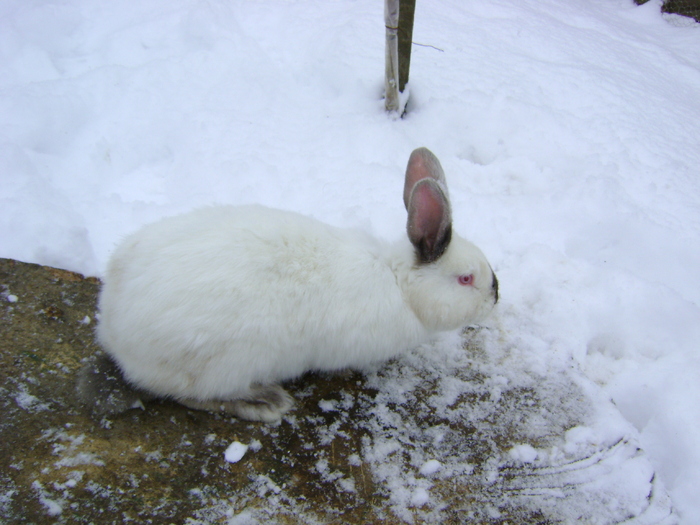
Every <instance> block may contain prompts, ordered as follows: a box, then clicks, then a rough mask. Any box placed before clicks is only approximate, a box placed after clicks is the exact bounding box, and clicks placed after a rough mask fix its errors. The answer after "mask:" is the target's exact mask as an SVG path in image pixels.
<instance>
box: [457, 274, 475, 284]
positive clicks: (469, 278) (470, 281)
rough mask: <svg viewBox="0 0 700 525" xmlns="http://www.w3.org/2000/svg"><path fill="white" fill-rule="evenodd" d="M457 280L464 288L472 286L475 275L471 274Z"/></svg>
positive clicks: (461, 276)
mask: <svg viewBox="0 0 700 525" xmlns="http://www.w3.org/2000/svg"><path fill="white" fill-rule="evenodd" d="M457 280H458V281H459V284H461V285H462V286H470V285H472V284H474V274H471V273H470V274H469V275H460V276H459V277H458V278H457Z"/></svg>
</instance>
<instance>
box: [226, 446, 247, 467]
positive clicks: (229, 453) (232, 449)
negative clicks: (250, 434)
mask: <svg viewBox="0 0 700 525" xmlns="http://www.w3.org/2000/svg"><path fill="white" fill-rule="evenodd" d="M247 451H248V445H244V444H243V443H241V442H240V441H234V442H233V443H231V444H230V445H229V446H228V448H227V449H226V451H225V452H224V459H226V461H228V462H229V463H238V462H239V461H240V460H241V459H243V456H245V453H246V452H247Z"/></svg>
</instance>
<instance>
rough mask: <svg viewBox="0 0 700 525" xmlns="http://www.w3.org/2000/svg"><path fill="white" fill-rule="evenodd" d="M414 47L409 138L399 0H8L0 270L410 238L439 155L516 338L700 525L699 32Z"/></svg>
mask: <svg viewBox="0 0 700 525" xmlns="http://www.w3.org/2000/svg"><path fill="white" fill-rule="evenodd" d="M414 40H415V42H416V43H417V45H415V46H414V48H413V57H412V63H411V66H412V69H411V81H410V86H411V88H410V89H411V98H410V102H409V112H408V114H407V115H406V117H405V118H404V119H399V120H395V119H391V118H388V117H387V115H386V114H385V113H384V112H383V101H382V100H381V95H382V91H383V78H382V75H383V68H384V64H383V60H384V49H383V45H384V24H383V5H382V2H381V1H380V0H357V1H333V2H328V1H325V0H308V1H299V2H279V1H275V0H267V1H249V2H230V1H210V2H202V1H197V0H175V1H173V0H168V1H164V0H150V1H147V2H140V3H136V2H130V3H128V5H127V4H125V3H115V2H106V1H93V0H90V1H87V0H56V1H53V2H40V1H32V2H27V1H26V0H4V1H3V2H2V3H0V256H2V257H11V258H16V259H20V260H24V261H29V262H36V263H41V264H47V265H52V266H58V267H61V268H66V269H70V270H75V271H79V272H82V273H85V274H90V275H98V276H99V275H100V274H101V273H102V271H103V270H104V268H105V264H106V261H107V258H108V256H109V253H110V251H111V250H112V249H113V247H114V245H115V243H116V242H117V241H118V240H119V239H120V238H121V237H123V236H124V235H125V234H127V233H128V232H131V231H133V230H134V229H136V228H137V227H138V226H140V225H142V224H145V223H147V222H150V221H152V220H154V219H156V218H159V217H162V216H165V215H172V214H176V213H179V212H182V211H185V210H189V209H191V208H193V207H196V206H200V205H204V204H210V203H214V202H219V203H233V204H239V203H252V202H257V203H262V204H266V205H270V206H275V207H280V208H285V209H291V210H295V211H299V212H302V213H306V214H310V215H313V216H315V217H317V218H319V219H321V220H324V221H326V222H329V223H332V224H335V225H340V226H353V227H361V228H364V229H366V230H368V231H370V232H371V233H373V234H374V235H376V236H378V237H381V238H385V239H394V238H396V237H398V236H401V235H403V234H404V233H403V228H404V222H405V211H404V209H403V203H402V202H401V190H402V183H403V180H402V178H403V170H404V168H405V163H406V160H407V158H408V155H409V153H410V151H411V150H412V149H414V148H415V147H417V146H428V147H429V148H430V149H432V150H433V151H434V152H435V153H436V154H437V155H438V157H439V158H440V159H441V161H442V164H443V167H444V168H445V172H446V174H447V180H448V184H449V186H450V192H451V198H452V202H453V207H454V210H453V213H454V216H455V228H456V229H457V231H459V232H460V233H461V234H462V235H463V236H466V237H468V238H470V239H471V240H473V241H474V242H475V243H476V244H477V245H479V246H480V247H481V248H482V249H483V250H484V252H485V253H486V254H487V256H488V257H489V259H490V261H491V262H492V264H493V266H494V269H495V270H496V272H497V274H498V276H499V280H500V283H501V297H502V299H501V302H500V304H499V307H498V310H497V312H496V315H495V318H496V319H497V322H498V326H499V327H500V329H501V330H503V331H505V332H507V333H508V334H510V336H509V337H510V338H511V340H512V339H513V338H517V340H518V341H519V344H520V348H521V350H522V349H527V350H529V355H530V359H532V360H533V362H534V363H536V362H537V361H541V362H542V363H548V366H551V363H552V362H554V363H561V365H560V366H561V367H567V366H570V365H572V364H573V366H575V367H578V368H580V369H581V370H582V371H583V372H584V373H585V374H586V375H587V376H588V377H589V378H590V379H592V380H593V381H595V382H597V383H598V384H600V385H601V386H602V388H603V392H604V393H606V394H607V395H609V396H610V397H612V399H613V400H614V402H615V404H616V405H617V407H618V408H619V410H620V411H621V413H622V414H623V416H624V417H625V418H627V419H628V420H629V421H630V422H631V423H632V424H633V425H634V426H635V427H636V428H637V429H638V431H639V433H640V439H641V443H642V446H643V447H644V449H645V450H646V451H647V453H648V454H649V457H650V458H651V461H652V463H653V465H654V467H655V468H656V470H657V473H658V475H659V477H660V479H661V481H662V482H663V484H664V485H665V486H666V488H667V489H668V491H669V492H670V494H671V497H672V499H673V501H674V504H675V506H676V508H677V509H678V511H679V513H680V515H681V517H682V520H683V523H684V524H694V523H698V522H700V499H698V498H697V487H698V486H700V411H699V409H698V407H700V307H699V306H698V304H699V303H700V278H698V277H699V274H700V168H699V167H700V144H699V139H698V137H700V96H699V95H700V25H699V24H695V23H688V19H682V18H680V17H663V16H662V15H661V14H660V1H659V0H652V1H650V2H648V3H647V4H645V5H643V6H641V7H640V6H636V5H635V4H634V3H633V2H632V0H585V1H583V0H577V1H571V0H492V1H489V2H483V1H477V0H469V1H464V0H453V1H444V2H440V3H439V5H438V4H436V3H430V2H427V1H420V0H419V1H418V6H417V10H416V22H415V28H414ZM419 44H420V45H419ZM526 452H527V450H526Z"/></svg>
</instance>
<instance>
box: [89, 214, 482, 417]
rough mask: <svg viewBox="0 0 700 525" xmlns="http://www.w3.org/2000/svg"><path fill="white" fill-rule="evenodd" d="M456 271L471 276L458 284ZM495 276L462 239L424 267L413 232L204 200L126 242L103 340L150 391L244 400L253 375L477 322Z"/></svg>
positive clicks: (344, 363) (111, 284) (103, 303)
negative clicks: (390, 234) (398, 234)
mask: <svg viewBox="0 0 700 525" xmlns="http://www.w3.org/2000/svg"><path fill="white" fill-rule="evenodd" d="M461 274H474V276H475V284H474V286H461V285H459V284H458V282H457V277H458V276H459V275H461ZM492 279H493V275H492V272H491V269H490V267H489V265H488V263H487V262H486V259H485V258H484V256H483V254H482V253H481V252H480V251H479V250H478V248H476V247H475V246H473V245H472V244H470V243H468V242H467V241H465V240H463V239H461V238H459V237H458V236H456V235H454V236H453V239H452V242H451V243H450V244H449V246H448V248H447V251H446V252H445V253H444V255H443V256H442V257H440V258H439V259H438V260H437V261H436V262H434V263H430V264H418V263H417V261H416V256H415V254H414V249H413V246H412V245H411V244H410V242H409V241H408V240H407V239H406V240H404V241H402V242H400V243H398V244H396V245H389V246H388V245H383V244H380V243H378V242H376V241H374V240H372V239H370V238H368V237H366V236H364V235H363V234H360V233H358V232H355V231H351V230H343V229H339V228H334V227H331V226H328V225H326V224H323V223H321V222H319V221H316V220H313V219H310V218H308V217H305V216H302V215H299V214H296V213H291V212H285V211H280V210H275V209H270V208H265V207H262V206H242V207H232V206H219V207H210V208H204V209H199V210H196V211H194V212H191V213H189V214H186V215H181V216H177V217H171V218H167V219H163V220H161V221H159V222H157V223H155V224H151V225H149V226H146V227H145V228H143V229H142V230H140V231H139V232H137V233H135V234H133V235H131V236H130V237H128V238H126V239H125V240H124V242H123V243H122V244H121V245H120V246H119V247H118V249H117V250H116V252H115V253H114V255H113V257H112V259H111V261H110V264H109V267H108V269H107V273H106V276H105V280H104V286H103V288H102V292H101V295H100V299H99V308H100V311H101V320H100V324H99V326H98V339H99V342H100V343H101V345H102V346H103V347H104V348H105V349H106V351H107V352H108V353H109V354H111V355H112V356H113V357H114V359H115V360H116V361H117V363H118V364H119V366H120V368H121V369H122V371H123V373H124V375H125V377H126V378H127V379H128V380H129V381H131V382H132V383H134V384H135V385H137V386H139V387H141V388H143V389H146V390H148V391H150V392H153V393H155V394H158V395H162V396H169V397H174V398H176V399H180V400H196V401H208V400H231V399H237V398H245V397H246V396H248V397H249V396H251V388H252V387H253V385H255V384H258V385H269V384H274V383H277V382H279V381H283V380H286V379H290V378H294V377H297V376H299V375H301V374H302V373H303V372H305V371H307V370H337V369H342V368H346V367H362V366H364V365H366V364H368V363H371V362H374V361H382V360H386V359H387V358H389V357H391V356H393V355H396V354H397V353H399V352H401V351H403V350H406V349H410V348H412V347H415V346H417V345H419V344H420V343H422V342H424V341H425V340H426V339H427V338H428V337H429V336H430V335H431V334H432V333H434V332H436V331H440V330H451V329H456V328H459V327H461V326H464V325H466V324H469V323H473V322H476V321H478V320H479V319H481V318H482V317H483V316H484V315H486V314H487V313H488V312H489V311H490V310H491V308H492V306H493V304H494V302H495V298H494V292H493V290H492V287H491V284H492ZM249 398H250V397H249ZM286 409H288V406H287V407H286V408H284V410H286ZM252 419H255V417H252ZM268 419H270V418H268Z"/></svg>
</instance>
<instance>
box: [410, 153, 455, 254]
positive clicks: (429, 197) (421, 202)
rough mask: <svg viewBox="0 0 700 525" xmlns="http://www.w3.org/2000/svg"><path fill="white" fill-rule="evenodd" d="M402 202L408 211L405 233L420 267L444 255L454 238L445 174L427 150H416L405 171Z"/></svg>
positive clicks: (438, 162)
mask: <svg viewBox="0 0 700 525" xmlns="http://www.w3.org/2000/svg"><path fill="white" fill-rule="evenodd" d="M403 200H404V204H405V205H406V209H407V210H408V223H407V225H406V230H407V231H408V238H409V239H410V240H411V243H413V246H414V247H415V248H416V253H417V255H418V259H419V260H420V262H421V263H431V262H433V261H436V260H437V259H439V258H440V256H441V255H442V254H443V253H445V250H446V249H447V246H448V245H449V244H450V239H451V238H452V212H451V210H450V199H449V197H448V196H447V185H446V182H445V172H444V171H442V166H440V161H439V160H438V159H437V157H436V156H435V155H433V153H432V152H431V151H430V150H429V149H428V148H418V149H415V150H413V153H411V157H410V158H409V159H408V167H407V168H406V182H405V183H404V190H403Z"/></svg>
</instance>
